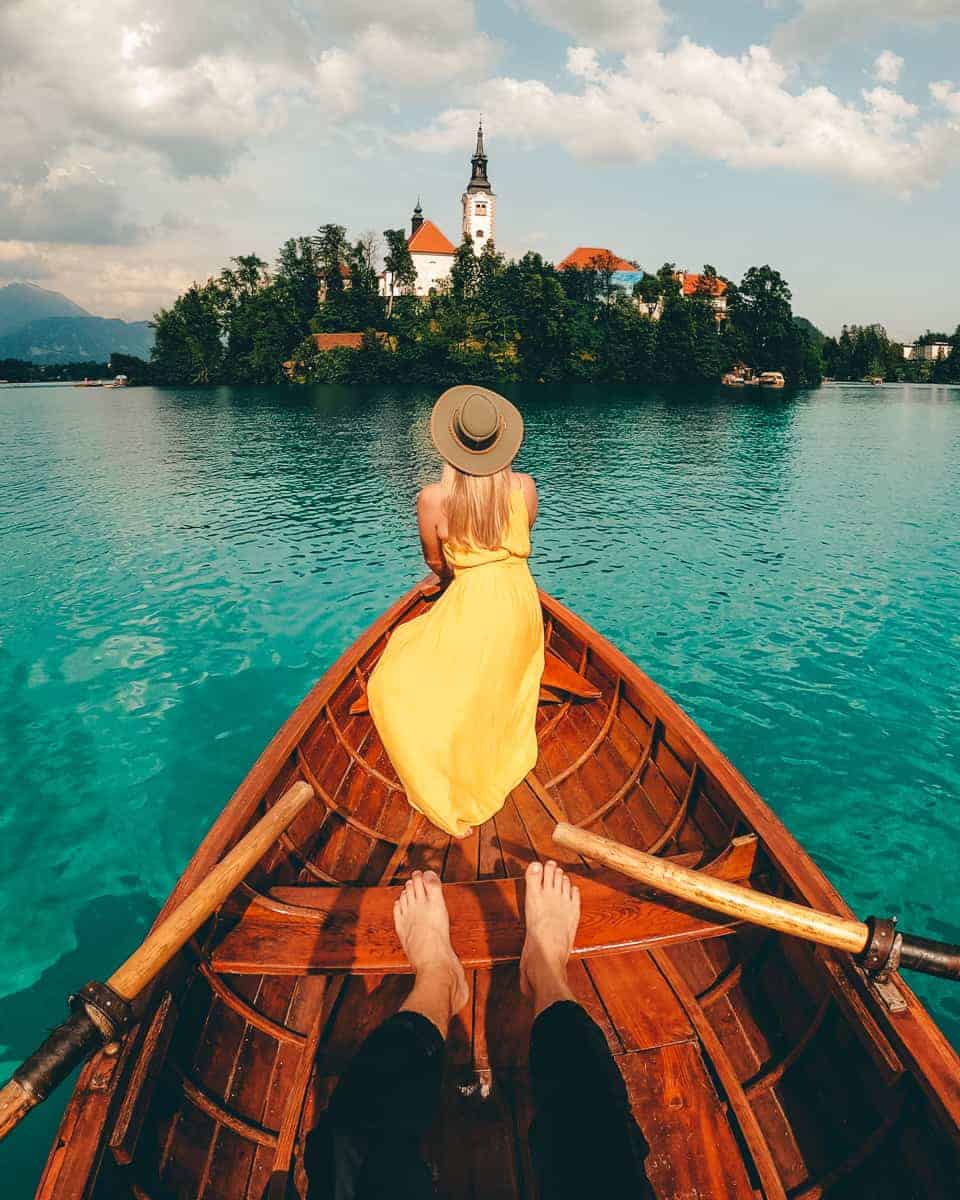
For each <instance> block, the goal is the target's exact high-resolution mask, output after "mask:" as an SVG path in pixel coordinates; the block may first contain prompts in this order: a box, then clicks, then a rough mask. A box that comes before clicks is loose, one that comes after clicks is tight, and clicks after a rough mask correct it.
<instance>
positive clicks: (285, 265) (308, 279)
mask: <svg viewBox="0 0 960 1200" xmlns="http://www.w3.org/2000/svg"><path fill="white" fill-rule="evenodd" d="M320 270H321V262H320V256H319V253H318V251H317V246H316V243H315V242H314V240H313V238H308V237H298V238H289V239H288V240H287V241H286V242H284V243H283V245H282V246H281V247H280V254H279V255H278V257H277V265H276V269H275V271H274V282H275V283H276V285H277V288H278V289H280V290H282V291H283V292H285V293H286V295H287V298H288V300H289V303H290V304H291V306H292V308H293V311H294V313H295V315H296V320H297V323H298V324H299V325H300V326H301V327H302V328H303V329H304V330H306V329H307V328H308V327H309V324H310V321H311V319H312V318H313V317H314V316H315V315H316V311H317V284H318V280H319V277H320Z"/></svg>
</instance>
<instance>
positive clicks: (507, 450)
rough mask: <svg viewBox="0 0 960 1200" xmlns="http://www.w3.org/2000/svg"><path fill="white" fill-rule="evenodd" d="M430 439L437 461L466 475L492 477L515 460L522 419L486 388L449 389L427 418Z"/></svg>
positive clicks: (507, 401) (518, 446)
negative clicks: (437, 456) (438, 458)
mask: <svg viewBox="0 0 960 1200" xmlns="http://www.w3.org/2000/svg"><path fill="white" fill-rule="evenodd" d="M430 436H431V437H432V438H433V444H434V445H435V446H436V448H437V450H438V452H439V454H440V457H441V458H442V459H444V461H446V462H448V463H450V465H451V466H453V467H456V468H457V470H458V471H463V473H464V474H465V475H494V474H496V472H497V471H502V470H503V468H504V467H508V466H509V465H510V464H511V463H512V462H513V460H514V458H516V455H517V451H518V450H519V449H520V443H521V442H522V441H523V417H521V416H520V412H519V410H518V409H516V408H515V407H514V406H513V405H512V404H511V403H510V401H509V400H505V399H504V398H503V396H500V395H498V394H497V393H496V392H492V391H490V389H489V388H485V387H475V386H474V385H473V384H470V383H461V384H459V385H458V386H457V387H452V388H448V389H447V390H446V391H445V392H444V393H443V395H442V396H441V397H440V399H439V400H438V401H437V402H436V404H435V405H434V406H433V412H432V413H431V414H430Z"/></svg>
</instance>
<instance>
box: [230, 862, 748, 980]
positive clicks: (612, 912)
mask: <svg viewBox="0 0 960 1200" xmlns="http://www.w3.org/2000/svg"><path fill="white" fill-rule="evenodd" d="M738 861H739V858H738V856H737V855H733V856H732V857H727V858H725V857H723V856H721V858H719V859H717V860H716V862H715V863H714V864H710V866H709V867H708V868H707V870H711V871H714V870H716V872H717V873H722V874H723V875H724V876H728V875H730V874H731V873H732V874H735V875H737V877H738V878H739V879H740V880H741V881H742V880H743V878H744V877H743V876H742V875H739V874H738V872H737V870H736V867H737V864H738ZM731 867H732V868H733V870H732V871H731V869H730V868H731ZM577 884H578V886H579V888H580V894H581V901H582V915H581V919H580V928H579V929H578V931H577V940H576V944H575V946H574V954H575V955H596V954H609V953H617V952H618V951H623V950H626V949H642V948H650V947H660V946H667V945H671V944H673V943H676V942H683V941H689V940H691V939H693V940H700V939H701V938H708V937H720V936H723V935H724V934H726V933H729V932H731V930H732V929H734V928H736V927H737V925H738V924H739V922H737V921H733V920H728V919H726V918H716V919H714V918H713V917H709V916H707V915H706V914H704V913H703V912H702V911H701V910H698V909H695V908H693V907H691V906H689V905H684V904H682V903H681V902H679V901H676V900H674V899H672V898H671V899H669V900H666V899H664V900H662V901H661V900H654V899H652V898H651V897H650V894H649V893H647V892H644V890H643V889H642V888H639V887H636V886H631V885H627V884H626V883H625V881H624V880H623V878H622V876H616V875H612V874H606V875H604V874H601V873H598V874H596V875H593V876H583V875H580V876H578V878H577ZM522 889H523V881H522V880H521V879H486V880H481V881H478V882H472V883H452V884H448V885H447V886H446V887H445V889H444V895H445V897H446V902H447V908H448V910H449V912H450V926H451V931H452V935H451V936H452V940H453V946H454V949H455V950H456V952H457V954H458V955H459V957H460V959H461V961H462V962H463V964H464V966H465V967H468V968H470V967H487V966H491V965H492V964H494V963H500V962H513V961H515V960H516V959H518V958H519V957H520V951H521V949H522V946H523V925H522V921H521V913H522V912H523V892H522ZM399 894H400V888H399V887H373V888H354V887H350V888H333V887H314V886H312V885H305V886H298V887H279V888H274V889H272V891H271V892H270V894H269V896H268V897H259V898H257V899H255V900H253V901H252V902H251V903H250V905H249V907H248V908H247V909H246V911H244V912H243V913H242V915H241V916H240V919H239V920H238V921H237V923H236V924H235V925H234V926H233V928H231V929H229V930H228V931H227V932H226V934H225V936H224V937H223V939H222V940H221V941H220V942H219V944H218V945H217V946H216V947H215V949H214V951H213V954H212V959H211V965H212V966H213V969H214V970H215V971H217V972H219V973H227V974H238V975H239V974H251V973H256V974H268V975H299V974H304V973H310V972H324V971H349V972H351V973H354V974H362V973H367V972H373V973H376V974H406V973H409V971H410V965H409V963H408V962H407V960H406V958H405V956H404V954H403V951H402V950H401V948H400V943H399V941H398V940H397V937H396V934H395V932H394V929H393V904H394V901H395V900H396V899H397V897H398V896H399Z"/></svg>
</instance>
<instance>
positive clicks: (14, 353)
mask: <svg viewBox="0 0 960 1200" xmlns="http://www.w3.org/2000/svg"><path fill="white" fill-rule="evenodd" d="M11 286H16V285H11ZM3 290H4V291H6V290H8V289H6V288H5V289H3ZM51 294H52V295H56V293H51ZM0 295H2V292H0ZM60 299H61V300H63V299H64V297H62V296H61V297H60ZM67 303H68V304H69V303H70V301H67ZM81 311H82V310H81ZM152 347H153V330H152V329H151V328H150V324H149V322H147V321H132V322H130V323H129V324H128V323H127V322H126V321H118V320H114V319H112V318H109V317H91V316H64V317H45V318H43V319H41V320H35V321H28V322H27V324H25V325H22V326H21V327H20V328H19V329H16V330H15V331H14V332H12V333H8V334H6V336H2V337H0V359H2V358H20V359H25V360H27V361H28V362H35V363H69V362H106V360H107V359H108V358H109V357H110V355H111V354H113V353H114V351H117V352H119V353H121V354H133V355H136V357H137V358H149V357H150V351H151V349H152Z"/></svg>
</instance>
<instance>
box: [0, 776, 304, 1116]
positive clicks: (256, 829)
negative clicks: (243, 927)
mask: <svg viewBox="0 0 960 1200" xmlns="http://www.w3.org/2000/svg"><path fill="white" fill-rule="evenodd" d="M313 794H314V793H313V788H312V787H311V786H310V785H309V784H308V783H303V782H299V783H295V784H294V785H293V786H292V787H291V788H289V789H288V790H287V791H286V792H284V794H283V795H282V796H281V797H280V799H279V800H278V801H277V802H276V804H274V805H273V806H272V807H271V808H270V810H269V811H268V812H267V813H266V815H265V816H263V817H262V818H261V819H260V820H259V821H258V822H257V823H256V825H254V826H253V828H252V829H251V830H250V831H249V832H248V833H247V834H245V835H244V837H243V838H241V839H240V841H239V842H238V843H237V844H236V846H234V847H233V849H232V850H231V851H230V852H229V853H228V854H226V855H225V856H224V857H223V858H222V859H221V860H220V862H218V863H217V865H216V866H215V867H214V868H213V869H212V870H211V871H210V873H209V874H208V875H207V877H206V878H205V879H204V881H203V882H202V883H201V884H199V885H198V886H197V887H196V888H195V889H194V890H193V891H192V892H191V893H190V895H189V896H188V897H187V898H186V899H185V900H184V901H183V902H182V903H181V904H179V905H178V906H177V907H176V908H175V909H174V910H173V912H172V913H170V915H169V916H168V917H165V918H164V920H162V921H161V922H160V924H159V925H157V926H156V927H155V928H154V929H152V930H151V931H150V933H148V934H147V936H146V937H145V938H144V940H143V941H142V942H141V943H140V946H139V947H138V948H137V949H136V950H134V952H133V953H132V954H131V955H130V957H129V958H128V959H127V960H126V962H124V963H123V964H122V965H121V966H119V967H118V968H117V969H116V971H114V973H113V974H112V975H111V976H110V978H109V979H108V980H107V982H106V984H102V983H88V984H87V985H86V987H84V988H83V989H82V990H81V991H80V992H79V993H78V995H76V996H72V997H71V999H70V1003H71V1007H72V1008H73V1013H72V1015H71V1016H70V1017H69V1018H68V1019H67V1020H66V1021H64V1023H63V1024H62V1025H60V1026H59V1027H58V1028H57V1029H55V1030H54V1031H53V1033H51V1034H50V1036H49V1037H48V1038H47V1040H46V1041H45V1042H44V1043H43V1045H42V1046H41V1047H40V1048H39V1049H38V1050H37V1051H35V1053H33V1054H31V1055H30V1057H29V1058H28V1059H27V1060H26V1061H25V1062H24V1063H23V1064H22V1065H21V1066H20V1067H18V1068H17V1070H16V1071H14V1073H13V1076H12V1078H11V1079H10V1081H9V1082H8V1083H7V1084H6V1086H5V1087H4V1088H2V1089H0V1139H3V1138H4V1137H6V1135H7V1134H8V1133H9V1132H10V1130H11V1129H13V1127H14V1126H15V1125H18V1124H19V1123H20V1121H22V1120H23V1118H24V1117H25V1116H26V1115H27V1113H28V1112H29V1111H30V1110H31V1109H32V1108H34V1107H35V1106H36V1105H37V1104H39V1103H40V1101H41V1100H45V1099H46V1098H47V1096H49V1094H50V1093H51V1092H52V1091H53V1089H54V1088H55V1087H56V1086H57V1085H58V1084H59V1083H61V1082H62V1081H63V1080H64V1079H65V1078H66V1077H67V1075H69V1074H70V1072H71V1071H72V1070H73V1069H74V1067H76V1066H78V1065H79V1064H80V1063H81V1062H83V1061H84V1060H85V1059H86V1058H88V1057H89V1056H90V1054H91V1053H92V1052H93V1051H94V1050H97V1049H99V1048H100V1047H101V1046H103V1045H105V1044H106V1043H108V1042H112V1041H114V1040H116V1038H117V1037H119V1036H120V1034H122V1033H123V1032H124V1030H125V1029H126V1028H127V1027H128V1026H129V1025H130V1024H131V1022H132V1017H133V1012H132V1008H131V1004H130V1002H131V1001H132V1000H134V999H135V998H136V996H138V995H139V994H140V992H142V991H143V989H144V988H145V987H146V986H147V984H149V983H151V982H152V981H153V980H154V979H155V978H156V976H157V975H158V974H159V972H160V971H161V970H162V969H163V967H165V966H166V965H167V963H168V962H169V961H170V960H171V959H172V958H173V956H174V955H175V954H176V953H177V951H178V950H180V949H181V948H182V947H183V946H184V945H185V944H186V943H187V941H189V939H190V938H191V937H192V936H193V935H194V934H195V933H196V932H197V930H198V929H199V928H200V926H201V925H202V924H203V923H204V921H206V920H207V918H208V917H210V916H211V915H212V914H213V913H214V912H215V911H216V910H217V909H218V908H219V907H220V905H221V904H222V903H223V902H224V900H226V898H227V897H228V896H229V895H230V893H231V892H232V891H233V890H234V888H236V887H237V885H238V884H239V883H241V881H242V880H243V879H244V877H245V876H246V875H247V874H249V872H250V871H251V869H252V868H253V867H254V866H255V865H256V864H257V863H258V862H259V861H260V859H261V858H262V857H263V856H264V854H265V853H266V852H267V851H268V850H269V849H270V847H271V846H272V845H273V844H274V842H275V841H276V840H277V838H278V837H279V836H280V834H281V833H282V832H283V831H284V830H285V829H286V828H287V826H288V825H289V824H290V823H291V822H292V821H293V819H294V818H295V817H296V816H297V814H298V813H299V812H300V811H301V810H302V809H303V807H304V805H305V804H306V803H307V801H308V800H310V799H312V798H313Z"/></svg>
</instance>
